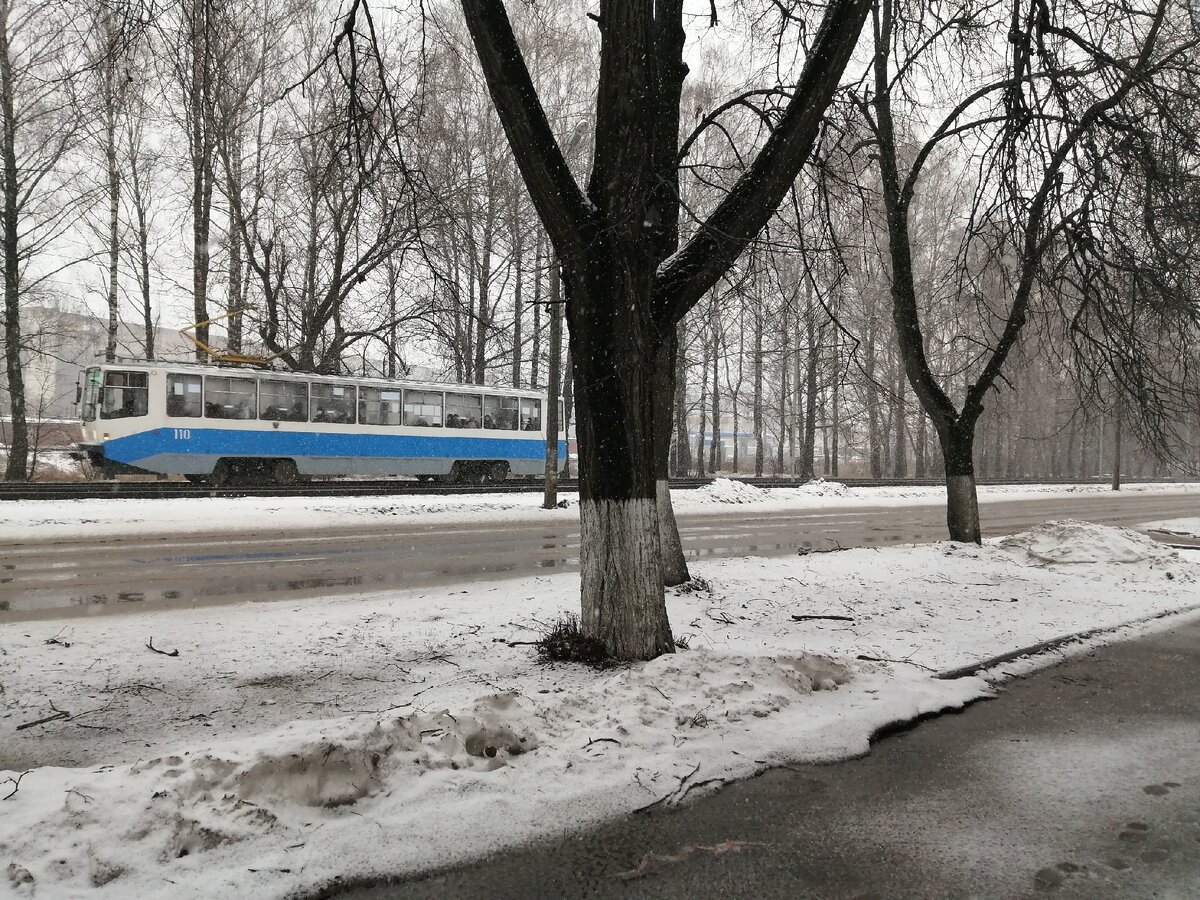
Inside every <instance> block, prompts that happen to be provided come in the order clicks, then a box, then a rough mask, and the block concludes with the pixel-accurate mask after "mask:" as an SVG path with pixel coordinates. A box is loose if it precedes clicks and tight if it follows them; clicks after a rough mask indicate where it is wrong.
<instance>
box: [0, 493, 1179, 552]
mask: <svg viewBox="0 0 1200 900" xmlns="http://www.w3.org/2000/svg"><path fill="white" fill-rule="evenodd" d="M1124 491H1125V492H1126V493H1128V494H1147V493H1152V494H1163V493H1170V494H1186V493H1192V494H1197V495H1200V484H1170V483H1164V484H1136V485H1128V486H1126V487H1125V488H1124ZM1110 493H1111V492H1110V491H1109V489H1108V487H1107V486H1105V485H1098V484H1097V485H1022V486H996V487H981V488H980V489H979V497H980V499H981V500H982V501H984V502H986V501H987V500H989V499H1000V498H1002V499H1005V500H1029V499H1047V498H1050V497H1053V496H1055V495H1071V496H1075V495H1079V494H1097V495H1109V494H1110ZM560 497H561V498H562V499H563V500H564V501H566V504H567V507H566V508H565V509H553V510H544V509H542V508H541V503H542V495H541V494H540V493H528V494H473V495H470V498H469V499H467V498H465V497H462V496H459V497H446V496H438V495H431V496H429V495H427V496H395V497H236V498H197V499H193V500H189V501H188V502H187V503H180V502H179V501H178V500H35V501H28V502H21V503H14V502H7V503H0V541H14V542H21V543H24V542H27V541H31V540H39V539H49V538H73V537H93V536H95V535H96V534H97V533H100V532H103V533H105V534H111V535H138V534H153V535H159V534H163V533H187V532H196V531H205V532H211V531H215V530H226V531H231V532H232V531H245V530H246V528H247V523H248V522H250V521H252V522H253V523H254V528H255V530H258V531H268V530H304V529H309V528H312V527H313V525H314V524H317V523H319V524H320V525H322V526H323V527H326V528H337V527H339V526H342V527H344V526H354V525H361V524H363V523H372V522H374V523H380V522H395V521H396V520H397V518H399V519H420V521H421V522H422V523H428V524H431V525H434V524H452V523H457V522H466V521H472V522H473V521H477V520H479V519H480V518H483V517H486V518H488V519H489V520H490V521H495V520H500V519H503V520H506V521H530V522H542V521H549V522H562V521H574V520H577V519H578V518H579V509H578V502H577V497H576V495H575V494H573V493H566V492H564V493H561V494H560ZM672 497H673V500H674V504H675V509H676V511H677V512H679V513H682V514H702V513H705V512H711V513H727V512H728V511H729V506H730V505H731V504H746V505H748V506H752V507H753V509H754V511H755V512H775V511H784V510H802V509H825V508H830V507H844V508H850V509H852V508H855V507H864V508H865V507H877V506H913V505H941V504H944V503H945V502H946V491H945V488H942V487H909V486H905V487H871V488H847V487H845V486H844V485H841V484H838V483H835V482H825V481H819V480H818V481H814V482H812V483H810V484H808V485H805V486H804V487H799V488H758V487H754V486H752V485H749V484H746V483H744V482H736V481H730V480H729V479H718V480H717V481H715V482H714V483H713V484H711V485H709V486H707V487H704V488H700V489H698V490H687V491H676V492H674V493H673V495H672ZM251 516H252V518H250V517H251Z"/></svg>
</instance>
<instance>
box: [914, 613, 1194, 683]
mask: <svg viewBox="0 0 1200 900" xmlns="http://www.w3.org/2000/svg"><path fill="white" fill-rule="evenodd" d="M1196 610H1200V603H1193V604H1192V605H1191V606H1184V607H1181V608H1179V609H1170V610H1165V611H1163V612H1156V613H1151V614H1150V615H1148V616H1142V617H1140V618H1137V619H1130V620H1129V621H1128V622H1121V623H1120V624H1118V625H1105V626H1102V627H1100V628H1089V629H1088V630H1086V631H1077V632H1075V633H1074V634H1064V635H1061V636H1059V637H1055V638H1050V639H1049V640H1045V641H1039V642H1038V643H1036V644H1030V645H1029V646H1028V647H1021V648H1020V649H1019V650H1010V651H1008V652H1007V653H1001V654H998V655H997V656H992V657H989V658H988V659H984V660H980V661H979V662H973V663H968V664H967V665H965V666H958V667H957V668H954V669H944V670H943V671H941V672H937V673H936V674H934V676H933V677H934V678H939V679H942V680H945V681H949V680H953V679H955V678H965V677H967V676H968V675H975V674H977V673H979V672H982V671H984V670H986V669H992V668H995V667H996V666H999V665H1003V664H1004V663H1007V662H1012V661H1013V660H1015V659H1020V658H1021V657H1023V656H1033V655H1034V654H1037V653H1045V652H1046V651H1048V650H1057V649H1058V648H1060V647H1062V646H1064V645H1066V644H1072V643H1075V642H1076V641H1086V640H1087V639H1088V638H1092V637H1095V636H1096V635H1099V634H1111V633H1113V632H1116V631H1120V630H1121V629H1122V628H1128V627H1129V626H1130V625H1143V624H1145V623H1146V622H1153V621H1155V620H1156V619H1165V618H1167V617H1168V616H1179V615H1183V614H1185V613H1190V612H1195V611H1196Z"/></svg>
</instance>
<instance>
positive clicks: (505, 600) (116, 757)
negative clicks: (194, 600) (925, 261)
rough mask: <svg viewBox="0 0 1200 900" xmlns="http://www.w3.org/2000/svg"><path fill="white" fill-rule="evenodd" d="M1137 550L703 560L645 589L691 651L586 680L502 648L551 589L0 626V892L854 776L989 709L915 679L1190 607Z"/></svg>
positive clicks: (1026, 547)
mask: <svg viewBox="0 0 1200 900" xmlns="http://www.w3.org/2000/svg"><path fill="white" fill-rule="evenodd" d="M1141 540H1142V539H1140V538H1138V537H1137V536H1135V535H1132V533H1129V532H1126V531H1125V530H1123V529H1107V528H1100V527H1098V526H1090V525H1086V524H1085V523H1074V522H1058V523H1049V524H1047V525H1045V526H1042V527H1040V528H1038V529H1034V530H1033V531H1031V532H1029V533H1027V534H1025V535H1022V536H1018V537H1016V538H1013V539H1006V540H1004V541H994V542H989V543H987V544H985V545H984V546H982V547H980V546H974V545H964V544H954V543H942V544H932V545H924V546H916V547H897V548H886V549H880V550H865V549H864V550H847V551H844V552H838V553H810V554H807V555H803V556H793V557H788V558H776V559H757V558H755V559H743V560H713V561H706V562H705V563H704V564H702V565H696V566H694V568H693V574H694V575H696V576H700V577H702V578H703V579H704V580H703V581H700V580H697V581H695V582H693V583H691V584H689V585H687V586H685V587H683V588H680V589H676V590H672V591H671V592H669V594H668V611H669V613H670V617H671V621H672V624H673V626H674V631H675V634H676V635H677V636H678V637H679V638H684V637H686V638H687V643H688V644H689V645H690V646H691V647H693V648H694V649H691V650H687V651H681V652H679V653H677V654H675V655H673V656H665V657H661V658H659V659H657V660H654V661H652V662H648V663H644V664H639V665H633V666H627V667H623V668H618V669H615V670H607V671H604V672H596V671H593V670H590V669H586V668H582V667H578V666H544V665H540V664H538V663H537V662H536V656H535V654H534V653H533V651H532V649H531V648H530V647H529V646H526V643H527V641H528V640H529V639H531V638H532V637H533V636H535V635H536V634H537V633H538V632H539V631H540V630H543V629H544V628H545V624H544V623H548V622H552V621H554V620H555V619H556V618H557V616H558V615H559V614H560V613H562V612H563V611H564V610H565V609H568V608H570V607H573V606H574V605H575V603H576V602H577V601H576V600H575V599H574V598H575V597H576V596H577V591H578V576H577V575H572V574H569V573H561V574H553V575H548V576H542V577H537V578H526V579H515V580H511V581H504V582H497V583H494V584H488V585H464V586H459V587H458V588H456V589H454V590H443V591H434V592H420V591H416V590H413V591H401V592H392V593H388V594H376V595H364V596H359V597H352V598H338V599H323V600H311V601H308V600H306V601H302V602H299V603H277V604H269V605H256V604H245V605H240V606H230V607H217V608H201V609H194V610H191V609H187V610H164V611H160V612H155V613H152V614H149V615H147V614H146V613H119V614H112V615H105V616H98V617H80V618H77V619H71V620H65V621H57V622H54V623H48V622H27V623H16V624H11V625H3V626H0V646H3V647H4V649H5V651H6V652H5V653H4V654H0V684H2V685H3V686H4V691H3V692H2V693H0V735H2V738H0V769H3V770H4V771H0V797H3V796H4V795H5V794H8V793H12V796H11V797H10V799H8V800H7V801H4V802H3V804H2V806H0V812H2V813H3V815H0V868H5V867H8V868H7V872H8V875H5V874H4V873H3V872H0V885H2V886H0V894H5V891H6V890H7V891H8V892H9V893H11V894H13V895H15V896H17V897H58V896H72V897H89V896H98V897H104V896H110V897H122V898H123V897H138V898H156V897H162V898H169V900H188V898H226V897H228V898H243V897H256V898H257V897H265V898H273V897H282V896H285V895H287V894H289V893H290V892H293V891H297V890H303V889H311V888H313V887H315V886H319V885H321V884H328V883H332V882H333V881H334V880H335V879H337V878H339V877H345V876H346V875H349V874H356V875H371V874H378V875H385V874H395V873H407V872H415V871H422V870H427V869H430V868H433V867H436V866H444V865H449V864H453V863H455V862H461V861H466V860H469V859H474V858H479V857H481V856H484V855H486V854H489V853H492V852H496V851H499V850H502V849H504V848H507V847H511V846H513V845H515V844H518V843H522V842H525V841H529V840H533V839H535V838H538V837H540V836H545V835H548V834H561V833H563V832H569V831H572V830H576V829H582V828H585V827H587V826H589V825H591V824H594V823H596V822H599V821H602V820H605V819H609V818H612V817H616V816H621V815H624V814H628V813H629V812H630V811H631V810H634V809H637V808H640V807H645V806H670V805H675V804H678V803H683V802H686V801H687V800H688V799H690V798H693V797H695V796H697V795H699V794H702V793H703V792H704V791H707V790H712V789H714V788H715V787H716V786H719V785H720V784H722V783H725V782H727V781H729V780H731V779H735V778H742V777H747V776H750V775H752V774H754V773H755V772H757V771H759V770H761V769H762V768H764V767H766V766H770V765H773V764H778V763H785V762H788V761H806V760H814V761H815V760H832V759H837V758H844V757H847V756H853V755H856V754H862V753H865V752H867V750H868V747H869V739H870V736H871V734H872V733H873V732H874V731H876V730H877V729H879V728H880V727H883V726H885V725H888V724H892V723H895V722H902V721H907V720H908V719H911V718H912V717H914V716H917V715H920V714H922V713H926V712H932V711H936V710H939V709H945V708H955V707H958V706H961V705H962V704H963V703H966V702H969V701H970V700H972V699H974V698H978V697H981V696H987V695H988V693H989V692H990V687H989V685H988V683H987V682H985V681H984V680H982V679H978V678H966V679H959V680H956V681H945V680H938V679H935V678H933V677H931V673H932V671H933V670H937V669H945V668H951V667H956V666H960V665H963V664H965V663H968V662H971V661H974V660H978V659H983V658H987V657H991V656H994V655H996V654H999V653H1003V652H1005V651H1010V650H1013V649H1016V648H1020V647H1023V646H1028V645H1031V644H1033V643H1036V642H1038V641H1041V640H1045V639H1047V638H1052V637H1057V636H1059V635H1062V634H1064V633H1070V632H1074V631H1079V630H1083V629H1090V628H1095V627H1103V626H1106V625H1112V626H1115V625H1119V624H1120V623H1122V622H1127V621H1130V620H1133V619H1136V618H1139V617H1144V616H1146V615H1148V614H1152V613H1156V612H1169V611H1177V610H1181V609H1186V608H1189V607H1192V606H1195V605H1197V604H1200V560H1193V559H1192V558H1191V557H1190V556H1189V555H1188V554H1186V553H1180V554H1174V553H1173V551H1170V549H1169V548H1166V549H1164V550H1162V551H1155V552H1152V549H1151V548H1149V547H1147V546H1145V545H1144V544H1143V543H1141ZM1084 558H1086V559H1088V560H1090V562H1088V563H1087V564H1085V565H1080V564H1076V563H1073V564H1070V565H1066V564H1058V563H1059V562H1060V561H1064V560H1071V559H1074V560H1080V559H1084ZM1047 560H1051V561H1053V562H1049V563H1048V562H1047ZM150 634H153V636H154V644H155V646H156V647H159V648H169V649H171V650H178V652H179V655H178V656H164V655H162V654H160V653H154V652H151V650H150V649H149V648H148V647H146V643H147V638H148V637H149V635H150ZM56 710H57V711H61V714H57V713H56V712H55V711H56ZM43 719H45V721H43V722H42V724H38V725H33V726H31V727H27V728H23V729H21V730H19V731H18V730H16V727H17V726H18V725H24V724H26V723H29V722H34V721H37V720H43ZM22 773H25V774H22ZM5 878H7V879H8V880H7V882H5V881H4V879H5Z"/></svg>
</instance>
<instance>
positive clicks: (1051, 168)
mask: <svg viewBox="0 0 1200 900" xmlns="http://www.w3.org/2000/svg"><path fill="white" fill-rule="evenodd" d="M1012 10H1013V11H1012V23H1011V26H1010V25H1009V24H1007V23H1004V22H998V20H996V19H994V17H993V14H992V12H991V8H990V7H980V8H978V9H973V8H972V7H971V4H970V3H969V2H966V3H963V4H962V8H961V10H960V12H959V14H958V15H957V16H955V17H954V18H953V19H951V20H949V21H950V22H952V23H953V27H952V26H951V25H948V24H944V20H943V19H937V20H936V21H935V20H933V19H927V20H922V19H921V18H920V17H918V18H917V19H915V20H913V19H909V18H908V17H907V16H906V11H905V10H903V9H901V8H900V6H899V4H897V3H896V2H895V0H875V2H874V4H873V7H872V17H871V18H872V32H873V35H874V41H875V53H874V58H873V63H872V66H871V69H872V74H873V79H872V82H871V90H870V93H869V94H868V95H866V96H865V97H863V98H862V99H861V100H860V108H861V110H862V114H863V116H864V118H866V119H867V120H868V122H869V123H870V127H871V130H872V131H873V133H874V138H875V139H874V141H873V142H871V144H870V152H871V153H872V155H873V157H874V158H875V159H876V160H877V161H878V165H879V177H880V185H881V188H882V198H883V205H884V209H885V211H886V216H887V245H888V253H889V256H890V263H891V298H892V321H893V323H894V325H895V328H896V335H897V346H898V348H899V351H900V355H901V358H902V361H903V366H904V375H905V377H906V379H907V381H908V382H909V383H910V384H911V386H912V388H913V393H914V394H915V395H916V397H917V399H918V401H919V402H920V404H921V406H922V407H923V409H924V410H925V412H926V413H927V414H928V416H929V418H930V420H931V421H932V423H933V426H934V428H935V430H936V432H937V435H938V439H939V443H940V445H941V451H942V456H943V459H944V463H945V477H946V496H947V504H946V521H947V528H948V531H949V534H950V537H951V539H952V540H957V541H965V542H973V543H979V542H980V539H981V536H980V521H979V502H978V497H977V492H976V483H975V459H974V444H975V433H976V425H977V423H978V421H979V417H980V416H981V415H982V413H983V409H984V399H985V397H986V396H987V394H988V392H989V391H991V390H992V389H993V387H994V386H995V384H996V383H997V381H998V380H1001V379H1002V377H1003V376H1002V373H1003V371H1004V368H1005V365H1006V362H1007V361H1008V358H1009V356H1010V354H1011V353H1012V352H1013V350H1014V349H1015V348H1016V347H1017V344H1018V341H1019V339H1020V337H1021V335H1022V332H1023V330H1024V328H1025V326H1026V323H1027V321H1028V320H1029V318H1030V315H1031V313H1032V312H1033V311H1034V303H1035V301H1036V300H1037V297H1038V293H1039V291H1038V287H1039V281H1040V280H1041V279H1042V277H1043V269H1044V267H1045V263H1046V261H1047V260H1048V259H1049V258H1050V255H1051V253H1052V251H1053V250H1054V248H1055V247H1057V246H1058V245H1059V244H1060V243H1061V242H1062V241H1063V240H1067V239H1069V238H1070V236H1071V234H1072V233H1073V232H1074V231H1075V230H1077V228H1078V225H1079V222H1080V221H1081V220H1082V218H1086V210H1087V209H1088V208H1089V206H1090V205H1091V204H1092V203H1093V201H1094V195H1093V192H1092V191H1091V190H1090V189H1089V188H1088V186H1087V185H1086V179H1085V177H1084V173H1086V172H1087V170H1088V168H1089V167H1090V165H1091V164H1090V163H1089V162H1088V161H1086V159H1085V155H1086V151H1087V148H1088V147H1089V146H1091V145H1092V144H1094V143H1095V142H1096V141H1098V140H1101V139H1102V138H1103V136H1104V135H1106V134H1108V135H1111V134H1116V133H1118V132H1119V131H1120V129H1121V127H1122V126H1121V122H1122V120H1123V119H1125V118H1129V117H1130V115H1131V110H1138V111H1139V116H1142V117H1144V116H1145V115H1157V116H1162V115H1163V112H1162V110H1163V108H1164V103H1165V101H1164V100H1163V99H1162V98H1161V97H1160V96H1159V95H1158V92H1159V91H1160V82H1163V81H1166V82H1173V81H1174V79H1175V76H1176V72H1177V70H1178V69H1180V67H1182V66H1184V65H1186V64H1185V63H1183V60H1186V59H1189V58H1191V54H1194V53H1195V51H1196V48H1197V44H1196V42H1195V40H1194V37H1193V36H1191V35H1186V34H1183V33H1182V32H1181V30H1180V29H1179V28H1178V27H1177V23H1175V22H1174V21H1173V20H1174V18H1175V17H1176V16H1177V11H1175V7H1174V5H1173V4H1172V2H1171V0H1070V2H1068V3H1065V4H1063V5H1061V6H1060V7H1058V8H1056V9H1055V10H1054V11H1053V12H1051V11H1049V10H1044V11H1042V12H1041V13H1039V14H1037V15H1030V16H1028V17H1026V16H1024V15H1023V14H1022V12H1021V10H1020V9H1019V4H1014V5H1013V7H1012ZM981 28H982V29H987V28H995V29H1001V28H1002V29H1005V30H1004V31H1002V32H1001V31H999V30H998V31H997V37H999V35H1000V34H1001V33H1003V34H1004V35H1005V37H1006V38H1007V40H1008V41H1009V43H1010V44H1011V50H1008V49H1001V50H1000V51H999V55H1000V61H999V63H998V64H997V65H996V66H995V71H994V72H992V73H990V74H987V75H986V76H985V77H984V79H983V84H981V85H973V84H967V83H965V82H964V84H963V86H962V88H961V93H962V94H963V95H964V96H963V97H962V99H961V100H960V101H959V102H957V103H956V105H955V106H954V107H953V108H952V109H951V110H950V112H949V113H948V114H947V115H946V116H945V118H944V119H942V121H941V122H940V124H938V125H937V126H936V127H935V128H934V129H933V130H932V133H931V134H930V135H929V136H928V138H927V139H926V140H925V141H924V142H921V143H918V144H917V146H916V147H914V148H905V147H902V146H901V141H900V139H899V138H898V136H897V127H896V124H895V121H894V120H895V118H896V117H895V111H896V110H897V109H899V110H900V111H901V115H902V117H903V119H905V120H908V121H914V120H919V119H920V118H921V115H920V114H918V113H917V111H916V110H914V109H912V108H910V106H909V105H908V103H909V100H910V98H911V97H913V96H914V94H913V88H914V85H915V84H921V83H923V82H922V81H921V79H922V78H924V77H926V75H927V73H925V74H922V68H923V67H926V66H927V67H929V70H933V69H934V67H937V66H942V65H944V64H945V58H946V54H947V53H948V52H949V51H948V50H946V48H945V46H942V47H941V49H939V44H943V43H944V42H950V43H953V42H955V41H958V40H959V38H958V37H956V29H962V30H964V31H969V32H970V33H971V34H972V41H971V44H970V47H971V48H974V49H972V50H970V51H969V52H971V53H972V56H971V59H972V60H973V61H974V62H975V64H976V65H977V66H978V67H980V69H983V68H984V66H985V65H986V63H987V56H986V54H985V53H983V52H982V51H981V50H979V49H978V48H977V47H976V44H977V43H978V35H979V30H980V29H981ZM1101 45H1103V47H1102V46H1101ZM956 46H957V45H956ZM996 46H1000V45H999V44H997V45H996ZM1110 46H1112V47H1119V48H1120V53H1119V55H1118V56H1113V55H1112V53H1113V52H1114V51H1112V50H1110V49H1107V48H1108V47H1110ZM911 47H917V48H919V49H918V50H916V51H912V52H911V53H910V52H909V50H908V48H911ZM905 54H907V55H905ZM948 142H950V143H952V144H953V145H955V146H959V145H963V144H964V143H965V144H967V145H968V146H971V147H978V148H979V149H977V150H975V151H974V156H973V157H972V158H973V160H974V162H975V165H974V166H973V169H974V170H975V171H978V172H979V173H980V174H979V175H978V176H977V182H976V183H974V184H973V185H972V188H973V190H974V194H975V196H974V197H973V198H972V202H971V213H970V214H969V215H967V216H966V217H965V221H964V223H963V228H964V234H965V236H964V237H963V239H962V241H961V248H962V249H961V251H960V254H959V257H958V258H957V259H955V260H954V263H953V264H954V265H955V266H956V267H957V271H961V272H963V273H965V274H964V277H963V278H962V279H961V284H962V285H963V290H962V291H961V293H960V296H959V297H958V298H956V299H958V300H960V301H961V302H962V303H963V305H964V307H965V308H968V309H975V308H976V305H977V304H978V305H980V306H981V307H982V308H983V309H984V311H985V314H984V316H983V318H982V321H980V322H978V323H976V325H975V326H974V327H973V329H972V333H970V334H969V341H970V345H971V352H970V355H971V356H973V357H974V362H975V363H976V364H975V365H974V366H973V367H972V368H971V370H970V371H969V372H966V373H965V374H966V377H965V378H964V371H963V369H962V368H961V367H955V368H954V369H953V370H952V372H953V374H951V375H939V373H938V372H937V371H936V370H935V368H934V364H933V362H932V360H931V356H930V353H929V349H928V346H927V343H928V337H929V323H928V322H923V321H922V312H923V310H922V306H921V303H920V302H919V301H920V297H919V294H918V290H917V285H916V280H915V278H914V263H913V239H912V229H911V223H910V213H911V208H912V204H913V200H914V197H915V196H916V195H917V194H918V193H919V192H920V191H922V190H926V189H928V185H929V184H930V183H931V179H930V178H929V177H928V175H927V173H926V172H925V167H926V166H927V164H929V163H930V162H931V161H932V160H934V159H935V158H936V155H937V154H938V153H940V152H941V151H942V148H943V147H944V146H945V145H946V144H947V143H948ZM905 157H911V161H910V162H905ZM933 183H935V184H936V180H933ZM981 259H983V260H991V261H1001V262H1000V263H999V264H1000V265H1001V266H1002V267H1004V266H1007V267H1009V268H1010V269H1011V274H1010V276H1009V278H1008V279H1007V287H1006V289H1005V290H1004V291H1002V292H1001V294H1002V296H1001V297H1000V298H996V299H993V298H990V297H987V296H981V294H980V292H977V291H975V290H974V286H973V284H972V281H971V276H970V274H969V273H970V271H971V269H972V266H975V267H978V265H979V262H978V261H979V260H981ZM1005 261H1007V262H1005ZM989 302H990V303H991V305H989ZM924 311H926V312H927V310H924ZM963 382H965V385H966V390H965V392H964V396H963V398H962V400H961V402H960V403H958V404H956V403H955V402H954V401H953V400H952V399H951V396H950V388H949V386H948V383H949V384H961V383H963ZM899 387H902V384H901V385H899ZM897 394H898V395H899V390H898V391H897ZM899 427H900V426H899V423H897V434H899ZM900 452H902V448H901V447H900V446H897V453H898V454H899V453H900Z"/></svg>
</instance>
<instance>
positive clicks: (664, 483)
mask: <svg viewBox="0 0 1200 900" xmlns="http://www.w3.org/2000/svg"><path fill="white" fill-rule="evenodd" d="M678 356H679V333H678V330H677V329H674V328H673V329H671V330H670V331H668V333H667V334H666V335H665V336H664V340H663V342H662V346H660V347H659V350H658V354H657V355H656V356H655V359H654V367H655V372H656V374H655V376H654V381H655V385H656V387H657V391H656V394H655V398H656V402H657V408H656V409H655V412H654V442H655V451H654V452H655V460H654V468H655V471H654V496H655V502H656V503H657V505H658V537H659V549H660V552H661V556H662V573H663V584H665V585H667V587H672V586H674V585H677V584H683V583H684V582H685V581H689V580H690V579H691V577H692V576H691V573H690V572H688V567H687V560H686V559H685V558H684V556H683V542H682V541H681V540H680V538H679V524H678V523H677V522H676V521H675V508H674V507H673V506H672V505H671V485H670V482H669V481H668V476H669V474H670V472H669V466H670V456H671V452H670V451H671V429H672V427H673V425H674V423H673V422H672V415H671V412H672V407H673V406H674V405H675V403H678V402H679V401H678V398H677V397H676V396H675V394H676V384H675V379H676V378H677V377H678V371H679V365H678ZM680 407H682V404H680ZM685 444H686V441H685Z"/></svg>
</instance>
